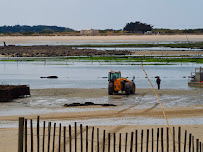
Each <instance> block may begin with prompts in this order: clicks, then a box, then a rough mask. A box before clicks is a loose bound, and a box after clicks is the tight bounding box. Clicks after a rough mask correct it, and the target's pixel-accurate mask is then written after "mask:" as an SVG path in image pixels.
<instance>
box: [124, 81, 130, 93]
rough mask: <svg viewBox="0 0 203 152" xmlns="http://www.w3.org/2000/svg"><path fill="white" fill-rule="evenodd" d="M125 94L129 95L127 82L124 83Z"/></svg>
mask: <svg viewBox="0 0 203 152" xmlns="http://www.w3.org/2000/svg"><path fill="white" fill-rule="evenodd" d="M125 94H126V95H129V94H130V83H129V82H126V83H125Z"/></svg>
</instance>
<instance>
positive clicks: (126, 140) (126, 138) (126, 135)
mask: <svg viewBox="0 0 203 152" xmlns="http://www.w3.org/2000/svg"><path fill="white" fill-rule="evenodd" d="M127 142H128V133H127V132H126V134H125V152H127Z"/></svg>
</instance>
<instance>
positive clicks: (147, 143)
mask: <svg viewBox="0 0 203 152" xmlns="http://www.w3.org/2000/svg"><path fill="white" fill-rule="evenodd" d="M148 147H149V129H147V137H146V152H148Z"/></svg>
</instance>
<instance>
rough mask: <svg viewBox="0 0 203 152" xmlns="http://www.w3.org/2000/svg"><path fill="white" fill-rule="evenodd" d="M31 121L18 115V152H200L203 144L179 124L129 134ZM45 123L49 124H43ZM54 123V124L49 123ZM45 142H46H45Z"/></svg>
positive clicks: (38, 120)
mask: <svg viewBox="0 0 203 152" xmlns="http://www.w3.org/2000/svg"><path fill="white" fill-rule="evenodd" d="M35 124H36V128H35V129H34V127H33V121H32V119H31V120H29V121H28V120H27V119H24V118H23V117H20V118H19V132H18V152H23V151H24V152H28V151H30V152H34V151H36V152H45V151H47V152H66V151H67V152H169V151H172V152H181V151H182V152H186V151H187V152H202V149H203V143H202V142H200V141H199V139H195V138H194V136H193V135H192V134H191V133H188V132H187V130H184V131H183V130H181V127H178V128H175V127H173V128H172V134H173V138H172V139H171V136H170V135H169V134H170V133H169V129H168V128H165V129H164V128H156V129H153V128H152V129H146V130H136V126H135V130H134V131H133V132H130V133H112V132H107V131H106V130H102V131H100V130H99V128H95V127H89V126H82V124H80V125H79V126H78V127H77V123H76V122H75V125H74V126H73V127H72V126H71V125H69V126H67V127H66V126H63V127H62V125H61V123H60V124H59V126H58V127H56V123H53V124H52V123H51V122H48V123H46V122H45V121H43V125H42V126H40V119H39V116H38V117H37V122H36V123H35ZM47 125H48V127H46V126H47ZM52 125H53V126H52ZM67 130H68V131H67ZM45 143H46V144H45Z"/></svg>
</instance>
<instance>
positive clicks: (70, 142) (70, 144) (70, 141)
mask: <svg viewBox="0 0 203 152" xmlns="http://www.w3.org/2000/svg"><path fill="white" fill-rule="evenodd" d="M69 152H72V137H71V125H69Z"/></svg>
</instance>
